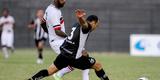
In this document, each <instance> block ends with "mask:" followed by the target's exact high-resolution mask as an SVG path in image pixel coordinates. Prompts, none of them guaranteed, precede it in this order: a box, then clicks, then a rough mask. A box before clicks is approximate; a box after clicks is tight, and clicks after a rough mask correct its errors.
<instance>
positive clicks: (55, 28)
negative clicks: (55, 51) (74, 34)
mask: <svg viewBox="0 0 160 80" xmlns="http://www.w3.org/2000/svg"><path fill="white" fill-rule="evenodd" d="M54 30H55V33H56V35H58V36H60V37H63V38H65V37H67V34H66V33H64V32H63V31H62V30H61V26H60V25H57V26H56V27H54Z"/></svg>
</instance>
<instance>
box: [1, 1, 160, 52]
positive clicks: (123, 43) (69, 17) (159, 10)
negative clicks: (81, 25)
mask: <svg viewBox="0 0 160 80" xmlns="http://www.w3.org/2000/svg"><path fill="white" fill-rule="evenodd" d="M50 3H51V0H0V11H2V9H3V8H8V9H9V10H10V13H11V15H12V16H13V17H14V18H15V21H16V26H15V47H16V48H28V47H31V48H32V47H34V40H33V32H32V31H30V30H29V29H28V28H27V25H28V23H29V21H31V20H32V19H34V18H35V12H36V10H37V9H39V8H43V9H44V10H45V9H46V7H47V6H48V5H49V4H50ZM77 8H83V9H85V10H86V11H87V13H88V14H95V15H97V16H98V17H99V18H100V27H99V28H98V30H96V31H95V32H94V33H92V34H91V36H90V38H89V40H88V42H87V47H86V48H87V49H88V50H89V51H101V52H104V51H107V52H129V37H130V34H159V33H160V22H159V21H160V0H84V1H83V0H67V1H66V5H65V7H64V8H63V9H62V13H63V16H64V19H65V25H66V31H67V33H68V34H69V33H70V31H71V26H72V24H73V23H74V22H76V19H75V15H74V10H75V9H77ZM95 43H96V44H95ZM47 45H48V44H47Z"/></svg>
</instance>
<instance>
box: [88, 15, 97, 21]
mask: <svg viewBox="0 0 160 80" xmlns="http://www.w3.org/2000/svg"><path fill="white" fill-rule="evenodd" d="M87 21H89V22H91V21H95V22H97V21H98V17H97V16H96V15H90V16H88V17H87Z"/></svg>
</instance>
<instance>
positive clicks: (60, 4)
mask: <svg viewBox="0 0 160 80" xmlns="http://www.w3.org/2000/svg"><path fill="white" fill-rule="evenodd" d="M53 1H54V4H55V6H56V7H57V8H62V7H63V6H64V4H65V2H66V0H53Z"/></svg>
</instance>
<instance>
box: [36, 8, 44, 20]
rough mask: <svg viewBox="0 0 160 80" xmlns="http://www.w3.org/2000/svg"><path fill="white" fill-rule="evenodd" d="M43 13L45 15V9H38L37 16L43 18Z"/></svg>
mask: <svg viewBox="0 0 160 80" xmlns="http://www.w3.org/2000/svg"><path fill="white" fill-rule="evenodd" d="M43 15H44V11H43V9H38V10H37V12H36V16H37V17H38V18H43Z"/></svg>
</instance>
